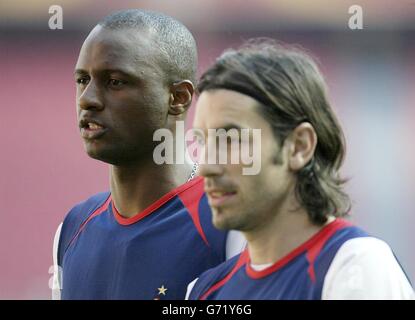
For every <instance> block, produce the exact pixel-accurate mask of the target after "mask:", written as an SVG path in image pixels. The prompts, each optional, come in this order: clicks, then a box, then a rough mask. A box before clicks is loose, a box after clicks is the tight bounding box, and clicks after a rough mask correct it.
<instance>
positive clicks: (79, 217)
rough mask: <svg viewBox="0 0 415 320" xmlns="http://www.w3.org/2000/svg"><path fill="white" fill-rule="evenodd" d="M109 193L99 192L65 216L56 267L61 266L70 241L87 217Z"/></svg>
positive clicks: (102, 202) (100, 204)
mask: <svg viewBox="0 0 415 320" xmlns="http://www.w3.org/2000/svg"><path fill="white" fill-rule="evenodd" d="M109 196H110V192H108V191H107V192H101V193H98V194H95V195H93V196H92V197H90V198H88V199H87V200H85V201H83V202H80V203H78V204H77V205H75V206H74V207H73V208H72V209H71V210H70V211H69V212H68V213H67V215H66V216H65V219H64V220H63V224H62V229H61V233H60V239H59V245H58V265H60V266H61V265H62V261H63V255H64V253H65V250H66V248H67V247H68V245H69V243H70V241H71V240H72V239H73V238H74V237H75V235H76V233H77V232H78V230H79V229H80V228H81V226H82V224H83V223H84V222H85V221H86V220H87V219H88V217H89V216H90V215H91V214H92V213H93V212H94V211H95V210H97V209H98V208H99V207H100V206H102V205H103V204H104V203H105V202H106V200H107V199H108V198H109Z"/></svg>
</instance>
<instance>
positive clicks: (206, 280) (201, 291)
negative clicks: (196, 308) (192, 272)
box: [189, 251, 247, 300]
mask: <svg viewBox="0 0 415 320" xmlns="http://www.w3.org/2000/svg"><path fill="white" fill-rule="evenodd" d="M246 258H247V251H244V252H242V253H240V254H238V255H236V256H234V257H233V258H231V259H229V260H226V261H225V262H223V263H221V264H219V265H218V266H216V267H214V268H211V269H209V270H207V271H205V272H203V273H202V274H201V275H200V276H199V278H198V279H197V281H196V283H195V284H194V286H193V288H192V291H191V292H190V294H189V300H203V299H204V298H205V297H206V296H207V295H209V292H210V291H213V290H216V289H217V287H220V286H221V285H222V282H226V280H227V278H231V277H232V275H233V274H234V273H235V272H236V271H238V270H239V269H240V267H242V266H243V265H244V264H245V262H246Z"/></svg>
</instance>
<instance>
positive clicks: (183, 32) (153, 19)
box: [98, 9, 197, 83]
mask: <svg viewBox="0 0 415 320" xmlns="http://www.w3.org/2000/svg"><path fill="white" fill-rule="evenodd" d="M98 25H100V26H102V27H103V28H107V29H112V30H119V29H135V30H136V31H137V32H143V31H145V32H147V33H148V34H149V35H150V36H151V37H152V39H153V40H154V47H155V49H158V50H157V51H158V52H159V53H160V56H159V57H158V58H159V59H160V66H161V67H162V68H163V70H164V71H165V73H166V77H167V81H169V82H170V83H173V82H177V81H181V80H190V81H192V83H195V81H196V69H197V49H196V42H195V39H194V38H193V36H192V34H191V33H190V31H189V30H188V29H187V28H186V27H185V26H184V25H183V24H182V23H180V22H179V21H177V20H175V19H173V18H172V17H169V16H166V15H163V14H161V13H158V12H153V11H147V10H139V9H129V10H123V11H119V12H115V13H113V14H111V15H109V16H107V17H105V18H104V19H103V20H102V21H101V22H99V23H98Z"/></svg>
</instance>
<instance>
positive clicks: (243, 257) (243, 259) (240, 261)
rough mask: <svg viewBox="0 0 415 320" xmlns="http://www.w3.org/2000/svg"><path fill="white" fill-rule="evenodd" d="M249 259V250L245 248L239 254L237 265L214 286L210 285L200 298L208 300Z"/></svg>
mask: <svg viewBox="0 0 415 320" xmlns="http://www.w3.org/2000/svg"><path fill="white" fill-rule="evenodd" d="M248 259H249V254H248V250H245V251H243V252H242V253H241V255H240V256H239V259H238V261H237V262H236V264H235V266H234V267H233V268H232V270H231V272H229V273H228V274H227V275H226V277H225V278H223V279H222V280H220V281H218V282H216V283H215V284H214V285H213V286H212V287H210V288H209V289H208V290H207V291H206V292H205V293H204V294H203V295H202V296H201V297H200V298H199V300H206V298H207V297H208V296H209V295H210V294H212V292H214V291H216V290H218V289H219V288H220V287H222V286H224V285H225V284H226V282H228V281H229V280H230V279H231V278H232V277H233V275H234V274H235V273H236V272H237V271H238V270H239V269H241V268H242V267H243V265H244V264H246V263H247V261H248Z"/></svg>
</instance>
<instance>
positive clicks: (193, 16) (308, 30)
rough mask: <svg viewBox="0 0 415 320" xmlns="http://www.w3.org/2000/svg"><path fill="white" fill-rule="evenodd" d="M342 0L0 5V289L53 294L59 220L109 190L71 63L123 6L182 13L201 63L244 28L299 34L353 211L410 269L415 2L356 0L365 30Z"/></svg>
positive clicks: (413, 270) (11, 293)
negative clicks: (336, 129)
mask: <svg viewBox="0 0 415 320" xmlns="http://www.w3.org/2000/svg"><path fill="white" fill-rule="evenodd" d="M104 3H105V5H104ZM172 3H173V2H172ZM51 4H60V5H61V6H62V8H63V13H64V20H63V26H64V28H63V30H49V29H48V19H49V16H50V15H49V14H48V8H49V6H50V5H51ZM352 4H354V3H353V2H351V1H338V2H336V5H334V4H333V2H329V1H315V2H313V4H311V2H308V1H298V2H296V4H295V5H294V4H292V3H291V2H289V1H278V4H276V1H265V0H264V1H252V2H247V1H243V2H241V1H234V0H233V1H227V2H219V1H200V2H199V1H197V2H192V1H185V0H181V1H175V2H174V5H173V4H166V2H165V1H151V2H150V1H117V2H112V3H109V2H93V1H83V2H80V1H71V2H69V1H55V2H54V3H49V2H48V1H38V2H36V4H28V3H23V2H19V1H17V2H13V3H7V4H6V3H1V4H0V9H1V10H0V18H1V20H0V28H1V32H0V81H1V82H0V83H1V86H0V143H1V146H0V150H1V158H0V177H1V178H0V200H1V210H0V298H1V299H48V298H49V297H50V293H49V288H48V280H49V277H50V274H48V269H49V266H50V265H51V263H52V258H51V253H52V241H53V236H54V232H55V230H56V227H57V226H58V224H59V223H60V222H61V221H62V219H63V218H64V216H65V214H66V212H67V211H68V210H69V209H70V208H71V207H72V206H73V205H74V204H75V203H77V202H79V201H82V200H83V199H85V198H86V197H88V196H89V195H91V194H93V193H96V192H99V191H104V190H107V189H108V168H107V166H106V165H105V164H103V163H100V162H97V161H95V160H92V159H89V158H88V157H87V155H85V153H84V151H83V147H82V143H81V140H80V138H79V136H78V128H77V122H76V113H75V85H74V79H73V68H74V65H75V62H76V59H77V55H78V51H79V48H80V46H81V45H82V42H83V39H84V38H85V37H86V35H87V34H88V32H89V30H90V29H91V28H92V27H93V26H94V25H95V24H96V23H97V22H98V21H99V20H100V19H101V18H102V17H103V16H105V15H106V14H108V13H110V12H112V11H114V10H116V9H122V8H127V7H134V8H147V9H153V10H158V11H162V12H164V13H166V14H170V15H172V16H174V17H176V18H178V19H179V20H181V21H182V22H184V23H185V24H186V25H187V26H188V27H189V29H190V30H192V31H193V32H194V34H195V37H196V40H197V42H198V46H199V54H200V67H199V69H200V71H203V70H204V69H205V68H206V67H207V66H208V65H209V64H210V63H211V62H212V61H213V60H214V59H215V58H216V57H217V56H218V55H219V54H220V53H221V51H222V50H223V49H225V48H226V47H229V46H232V45H233V46H238V45H240V44H241V43H242V42H243V40H244V39H248V38H251V37H254V36H270V37H273V38H275V39H278V40H283V41H286V42H289V43H297V44H300V45H302V46H304V47H305V48H307V49H308V51H310V52H312V53H313V54H314V55H315V56H317V57H318V58H319V60H320V62H321V67H322V70H323V72H324V74H325V76H326V78H327V81H328V84H329V87H330V93H331V100H332V102H333V105H334V107H335V109H336V111H337V113H338V114H339V117H340V120H341V122H342V124H343V127H344V129H345V133H346V139H347V146H348V153H347V159H346V163H345V166H344V174H345V175H346V176H348V177H350V178H351V180H350V182H349V184H348V187H347V190H348V191H349V192H350V194H351V196H352V198H353V199H354V207H353V217H352V219H353V221H355V222H356V223H358V224H360V225H362V226H363V227H365V228H366V229H367V230H368V231H369V232H371V233H373V234H374V235H377V236H379V237H380V238H383V239H385V240H386V241H387V242H389V243H390V244H391V246H392V248H393V249H394V251H395V253H396V255H397V256H398V258H399V259H400V261H401V262H402V264H403V266H404V267H405V268H406V270H407V272H408V275H409V276H410V277H411V278H412V279H414V278H415V258H414V252H413V248H412V247H413V243H414V242H415V235H414V232H413V226H414V225H415V224H414V222H415V218H414V213H413V208H414V201H415V200H414V191H413V190H415V182H414V181H415V151H414V147H413V145H414V144H413V137H414V136H415V131H414V130H415V129H414V127H413V125H412V124H413V119H415V111H414V103H413V101H414V99H415V93H414V83H415V62H414V61H415V60H414V57H415V40H414V38H415V37H414V35H415V32H414V26H415V19H414V18H415V10H414V9H415V6H413V5H411V4H410V3H409V2H405V1H402V2H401V3H399V4H396V5H393V6H392V5H390V4H389V3H388V2H387V1H376V2H375V1H361V5H362V7H363V9H364V29H363V30H355V31H353V30H350V29H349V28H348V26H347V21H348V18H349V17H350V15H349V14H348V12H347V10H348V7H349V6H350V5H352ZM192 115H193V110H192V111H191V112H190V115H189V116H190V118H191V117H192Z"/></svg>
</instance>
